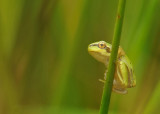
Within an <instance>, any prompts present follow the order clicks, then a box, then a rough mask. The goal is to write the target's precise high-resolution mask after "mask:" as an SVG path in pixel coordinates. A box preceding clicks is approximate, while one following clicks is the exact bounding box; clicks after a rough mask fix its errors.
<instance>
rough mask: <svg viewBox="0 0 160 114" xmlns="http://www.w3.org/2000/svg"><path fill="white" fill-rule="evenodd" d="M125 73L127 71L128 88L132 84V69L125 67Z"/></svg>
mask: <svg viewBox="0 0 160 114" xmlns="http://www.w3.org/2000/svg"><path fill="white" fill-rule="evenodd" d="M126 68H127V71H128V84H129V85H128V87H132V86H133V85H132V82H133V73H132V69H129V68H128V67H127V66H126Z"/></svg>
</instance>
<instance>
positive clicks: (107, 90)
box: [100, 0, 126, 114]
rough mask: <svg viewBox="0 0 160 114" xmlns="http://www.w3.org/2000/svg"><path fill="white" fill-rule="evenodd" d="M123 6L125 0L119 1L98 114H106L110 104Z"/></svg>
mask: <svg viewBox="0 0 160 114" xmlns="http://www.w3.org/2000/svg"><path fill="white" fill-rule="evenodd" d="M125 4H126V0H119V5H118V13H117V19H116V24H115V30H114V35H113V41H112V52H111V57H110V60H109V66H108V72H107V79H106V83H105V86H104V90H103V96H102V100H101V107H100V114H107V113H108V109H109V103H110V97H111V92H112V85H113V79H114V73H115V61H116V59H117V53H118V47H119V43H120V37H121V31H122V23H123V17H124V11H125Z"/></svg>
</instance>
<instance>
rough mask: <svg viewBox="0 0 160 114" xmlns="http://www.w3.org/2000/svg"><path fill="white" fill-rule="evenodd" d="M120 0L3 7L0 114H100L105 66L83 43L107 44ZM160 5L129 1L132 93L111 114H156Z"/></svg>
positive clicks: (125, 36) (8, 2) (16, 0)
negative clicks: (100, 41) (133, 84)
mask: <svg viewBox="0 0 160 114" xmlns="http://www.w3.org/2000/svg"><path fill="white" fill-rule="evenodd" d="M117 6H118V0H0V114H98V112H99V107H100V102H101V96H102V91H103V83H101V82H99V81H98V79H100V78H103V76H104V72H105V67H104V65H103V64H101V63H99V62H97V61H96V60H95V59H93V58H92V57H91V56H90V55H89V54H88V52H87V47H88V44H90V43H92V42H95V41H99V40H105V41H107V42H108V43H111V42H112V36H113V31H114V24H115V19H116V11H117ZM159 8H160V1H159V0H127V3H126V11H125V17H124V24H123V31H122V37H121V46H122V47H123V49H124V50H125V52H126V54H127V56H128V57H129V58H130V60H131V61H132V63H133V65H134V70H135V74H136V78H137V86H136V87H135V88H131V89H128V94H127V95H119V94H116V93H112V97H111V103H110V110H109V112H110V114H121V113H122V114H142V113H144V114H157V113H160V111H159V106H160V13H159Z"/></svg>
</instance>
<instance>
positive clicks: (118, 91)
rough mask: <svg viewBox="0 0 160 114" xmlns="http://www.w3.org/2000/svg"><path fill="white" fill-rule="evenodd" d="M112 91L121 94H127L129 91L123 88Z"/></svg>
mask: <svg viewBox="0 0 160 114" xmlns="http://www.w3.org/2000/svg"><path fill="white" fill-rule="evenodd" d="M112 91H114V92H115V93H119V94H127V93H128V91H127V90H126V89H121V88H118V89H117V88H112Z"/></svg>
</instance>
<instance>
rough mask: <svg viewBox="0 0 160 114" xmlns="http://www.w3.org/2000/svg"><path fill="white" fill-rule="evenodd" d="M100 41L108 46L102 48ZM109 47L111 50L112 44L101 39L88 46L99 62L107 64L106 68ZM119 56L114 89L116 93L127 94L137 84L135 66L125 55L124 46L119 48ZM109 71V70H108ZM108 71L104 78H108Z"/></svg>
mask: <svg viewBox="0 0 160 114" xmlns="http://www.w3.org/2000/svg"><path fill="white" fill-rule="evenodd" d="M99 43H101V44H104V45H106V48H100V47H99ZM107 48H108V49H110V50H111V48H112V46H111V44H109V43H106V42H105V41H99V42H95V43H92V44H90V45H89V46H88V52H89V53H90V54H91V55H92V56H93V57H94V58H95V59H96V60H98V61H99V62H102V63H104V64H105V66H106V68H107V67H108V62H109V58H110V54H111V52H109V51H107ZM118 52H119V53H118V58H117V60H116V70H115V75H114V80H113V87H112V90H113V91H114V92H116V93H120V94H126V93H127V88H131V87H134V86H136V78H135V75H134V72H133V66H132V64H131V62H130V60H129V58H128V57H127V56H126V55H125V53H124V51H123V50H122V48H119V50H118ZM106 72H107V70H106ZM106 72H105V76H104V80H100V81H102V82H105V80H106Z"/></svg>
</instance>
